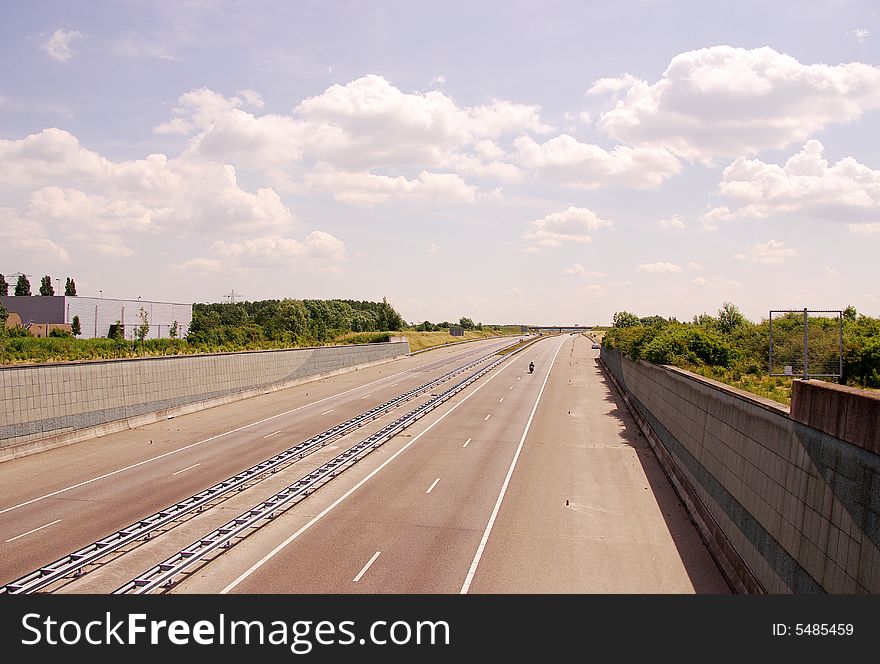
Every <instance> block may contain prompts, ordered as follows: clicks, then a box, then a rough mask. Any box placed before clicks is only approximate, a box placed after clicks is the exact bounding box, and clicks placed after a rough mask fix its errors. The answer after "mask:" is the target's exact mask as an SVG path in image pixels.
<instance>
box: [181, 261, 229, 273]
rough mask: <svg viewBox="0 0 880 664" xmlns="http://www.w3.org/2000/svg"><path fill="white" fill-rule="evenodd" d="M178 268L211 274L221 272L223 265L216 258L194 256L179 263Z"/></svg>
mask: <svg viewBox="0 0 880 664" xmlns="http://www.w3.org/2000/svg"><path fill="white" fill-rule="evenodd" d="M176 268H177V269H178V270H183V271H185V272H192V273H194V274H211V273H215V272H220V271H221V270H222V269H223V265H221V263H220V261H219V260H217V259H216V258H193V259H192V260H188V261H185V262H183V263H181V264H180V265H177V266H176Z"/></svg>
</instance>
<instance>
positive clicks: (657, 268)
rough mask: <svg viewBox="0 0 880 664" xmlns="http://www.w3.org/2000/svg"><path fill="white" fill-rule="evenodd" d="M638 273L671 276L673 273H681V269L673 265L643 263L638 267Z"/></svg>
mask: <svg viewBox="0 0 880 664" xmlns="http://www.w3.org/2000/svg"><path fill="white" fill-rule="evenodd" d="M638 271H639V272H652V273H655V274H672V273H675V272H681V267H679V266H678V265H676V264H675V263H663V262H660V263H644V264H642V265H639V267H638Z"/></svg>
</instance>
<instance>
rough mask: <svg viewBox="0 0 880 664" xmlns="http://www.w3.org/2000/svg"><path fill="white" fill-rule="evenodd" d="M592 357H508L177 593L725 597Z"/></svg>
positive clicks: (562, 344) (568, 339)
mask: <svg viewBox="0 0 880 664" xmlns="http://www.w3.org/2000/svg"><path fill="white" fill-rule="evenodd" d="M597 355H598V351H596V350H593V349H591V342H590V340H589V339H587V338H586V337H583V336H580V335H576V336H569V335H565V336H560V337H554V338H550V339H547V340H544V341H541V342H540V343H538V344H537V345H535V346H534V347H532V348H531V349H529V350H527V351H526V352H524V353H522V354H519V355H516V356H514V358H513V359H512V360H511V361H509V362H507V363H505V364H504V365H502V368H500V369H498V370H496V371H494V372H492V373H491V374H490V375H488V376H487V377H485V378H483V379H482V380H480V381H479V382H477V383H476V384H475V385H474V386H473V387H472V388H470V389H469V390H467V391H465V392H463V393H462V394H461V395H459V396H457V397H456V398H455V399H452V400H450V401H449V402H448V403H447V404H446V405H445V406H444V407H441V408H438V409H437V410H436V411H434V412H433V413H432V414H431V415H429V416H427V417H425V418H423V419H422V420H420V421H419V423H417V424H416V425H414V426H413V427H411V428H410V429H409V430H408V431H407V433H406V434H405V435H404V436H398V437H397V438H395V439H394V440H393V441H391V442H389V443H387V444H386V445H384V446H383V447H382V448H380V450H379V451H377V452H375V453H373V454H372V455H370V457H368V458H367V460H365V461H364V462H361V463H359V464H358V465H357V466H355V467H354V468H353V469H352V470H350V471H348V472H346V473H345V474H343V475H342V476H341V477H339V478H337V479H336V480H334V481H333V482H331V483H330V484H328V485H327V486H326V487H324V488H322V489H321V490H320V491H318V492H316V493H315V494H314V495H313V496H312V497H310V498H308V499H307V500H305V501H303V502H301V503H299V504H298V505H296V506H295V507H294V508H292V509H291V510H289V511H288V512H286V513H285V514H283V515H282V516H280V517H278V518H277V519H275V520H274V521H272V522H271V523H270V524H269V525H267V526H266V527H264V528H261V529H260V530H258V531H256V532H255V533H254V534H253V535H251V536H250V537H248V538H247V539H246V540H244V541H243V542H242V543H240V544H239V545H237V546H235V547H234V548H233V549H231V550H230V551H229V552H228V553H226V554H224V555H223V556H220V557H219V558H218V559H217V560H215V561H214V562H212V563H210V564H209V565H207V566H205V567H203V568H202V569H200V570H198V571H197V572H195V573H193V574H192V575H190V576H189V577H188V578H187V579H186V580H184V581H183V582H182V583H180V584H178V585H177V586H176V587H175V589H174V592H199V593H220V592H224V593H225V592H235V593H460V592H471V593H694V592H697V593H726V592H729V589H728V586H727V584H726V583H725V581H724V580H723V577H722V576H721V573H720V572H719V570H718V569H717V566H716V565H715V563H714V561H713V559H712V557H711V556H710V554H709V552H708V550H707V549H706V547H705V546H704V544H703V542H702V541H701V539H700V537H699V535H698V533H697V531H696V529H695V527H694V526H693V524H692V523H691V522H690V520H689V518H688V516H687V513H686V512H685V510H684V508H683V507H682V506H681V504H680V503H679V501H678V500H677V498H676V496H675V493H674V491H673V489H672V487H671V485H670V484H669V482H668V481H667V479H666V477H665V476H664V474H663V472H662V470H661V469H660V467H659V465H658V463H657V461H656V459H655V458H654V456H653V453H652V452H651V450H650V448H649V446H648V444H647V442H646V441H645V440H644V438H642V437H641V435H640V434H639V432H638V428H637V426H636V425H635V423H634V422H633V421H632V419H631V418H630V416H629V414H628V413H627V412H626V409H625V406H624V405H623V403H622V401H621V400H620V399H619V397H618V395H617V394H616V393H615V392H614V391H613V388H612V387H611V385H610V384H609V382H608V381H607V380H606V378H605V377H604V376H603V374H602V372H601V371H600V370H599V368H598V366H597V364H596V357H597ZM530 361H534V362H535V365H536V371H535V373H534V374H530V373H529V372H528V368H527V367H528V363H529V362H530Z"/></svg>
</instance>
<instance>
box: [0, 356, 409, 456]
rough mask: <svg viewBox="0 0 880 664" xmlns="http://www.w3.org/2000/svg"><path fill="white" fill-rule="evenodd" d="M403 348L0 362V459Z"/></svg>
mask: <svg viewBox="0 0 880 664" xmlns="http://www.w3.org/2000/svg"><path fill="white" fill-rule="evenodd" d="M408 352H409V344H408V343H407V342H402V343H401V342H394V343H379V344H364V345H357V346H327V347H321V348H296V349H291V350H277V351H275V350H273V351H255V352H245V353H218V354H210V355H179V356H170V357H155V358H139V359H125V360H109V361H101V362H78V363H63V364H52V365H44V366H37V365H34V366H26V367H5V368H0V459H2V458H8V457H9V456H13V455H18V454H20V453H26V452H28V451H33V450H36V449H44V448H45V447H50V446H55V444H56V443H57V444H65V443H67V442H74V439H76V440H79V439H82V438H85V437H92V436H94V435H100V434H102V433H107V432H109V431H110V430H119V429H122V428H125V427H126V426H127V425H126V422H127V421H128V420H130V419H131V418H137V417H144V416H147V417H148V418H149V417H154V418H156V419H158V417H157V414H162V415H163V416H164V415H167V414H172V413H173V412H181V409H186V412H191V411H192V410H197V409H199V408H202V407H208V406H209V405H214V404H216V403H221V402H225V401H231V400H235V399H239V398H244V397H246V396H252V395H254V394H259V393H260V392H263V391H266V390H274V389H280V388H282V387H287V386H290V385H293V384H296V383H298V382H302V381H304V380H308V379H313V378H316V377H320V376H325V375H329V374H334V373H338V372H341V371H345V370H348V369H351V368H354V367H358V366H365V365H370V364H375V363H378V362H384V361H386V360H390V359H393V358H395V357H399V356H401V355H404V354H406V353H408ZM101 427H103V428H101ZM98 428H101V429H100V430H98ZM71 433H74V434H76V436H73V437H71V436H70V435H68V434H71ZM79 434H82V435H81V436H80V437H77V436H78V435H79Z"/></svg>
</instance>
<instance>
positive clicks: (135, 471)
mask: <svg viewBox="0 0 880 664" xmlns="http://www.w3.org/2000/svg"><path fill="white" fill-rule="evenodd" d="M512 341H514V340H513V339H510V338H506V339H500V340H499V339H495V340H491V341H481V342H474V343H468V344H463V345H461V346H455V347H449V348H443V349H438V350H434V351H431V352H429V353H423V354H418V355H413V356H409V357H404V358H399V359H396V360H393V361H391V362H388V363H384V364H382V365H378V366H374V367H369V368H365V369H360V370H357V371H352V372H349V373H346V374H341V375H338V376H334V377H331V378H327V379H323V380H320V381H315V382H312V383H307V384H303V385H300V386H297V387H293V388H289V389H286V390H282V391H278V392H273V393H271V394H268V395H262V396H259V397H254V398H250V399H246V400H243V401H239V402H236V403H232V404H227V405H224V406H218V407H216V408H211V409H208V410H204V411H201V412H198V413H193V414H190V415H185V416H179V417H176V418H174V419H169V420H166V421H164V422H158V423H155V424H151V425H147V426H143V427H140V428H137V429H134V430H131V431H124V432H119V433H115V434H111V435H108V436H104V437H101V438H96V439H93V440H90V441H85V442H81V443H77V444H74V445H69V446H67V447H62V448H56V449H54V450H49V451H46V452H42V453H39V454H35V455H32V456H27V457H23V458H19V459H12V460H10V461H6V462H4V463H0V486H2V487H3V489H2V493H0V583H5V582H9V581H12V580H14V579H16V578H18V577H20V576H21V575H23V574H25V573H27V572H29V571H31V570H33V569H36V568H38V567H40V566H42V565H46V564H48V563H50V562H52V561H54V560H56V559H58V558H60V557H61V556H63V555H65V554H67V553H69V552H72V551H75V550H76V549H78V548H81V547H83V546H85V545H87V544H89V543H91V542H93V541H95V540H97V539H100V538H102V537H104V536H106V535H108V534H110V533H112V532H115V531H116V530H118V529H120V528H123V527H125V526H127V525H129V524H131V523H133V522H135V521H137V520H138V519H141V518H144V517H146V516H149V515H150V514H153V513H155V512H157V511H158V510H160V509H162V508H164V507H167V506H169V505H171V504H174V503H175V502H177V501H180V500H183V499H185V498H187V497H189V496H191V495H193V494H195V493H198V492H199V491H201V490H202V489H204V488H206V487H209V486H211V485H213V484H215V483H217V482H219V481H221V480H224V479H226V478H227V477H230V476H232V475H234V474H235V473H237V472H239V471H241V470H243V469H245V468H249V467H250V466H252V465H254V464H256V463H258V462H260V461H262V460H264V459H267V458H269V457H271V456H273V455H274V454H277V453H278V452H281V451H283V450H285V449H287V448H289V447H291V446H292V445H294V444H296V443H297V442H300V441H302V440H305V439H307V438H309V437H311V436H313V435H315V434H317V433H319V432H321V431H324V430H326V429H328V428H330V427H331V426H333V425H335V424H338V423H340V422H343V421H346V420H348V419H349V418H351V417H353V416H355V415H357V414H358V413H361V412H363V411H365V410H367V409H368V408H370V407H372V406H375V405H378V404H380V403H383V402H385V401H387V400H388V399H390V398H392V397H394V396H397V395H399V394H401V393H403V392H405V391H407V390H409V389H412V388H414V387H417V386H419V385H421V384H423V383H425V382H427V381H429V380H431V379H432V378H434V377H437V376H440V375H442V374H443V373H446V372H447V371H450V370H451V369H454V368H456V367H458V366H460V365H463V364H466V363H467V362H469V361H472V360H475V359H477V358H479V357H480V356H482V355H485V354H488V353H491V352H493V351H494V350H497V349H499V348H501V347H503V346H506V345H509V344H510V343H511V342H512ZM404 408H406V406H404ZM394 412H395V413H398V414H399V412H400V409H398V410H396V411H394ZM294 465H298V464H294ZM137 571H140V570H134V571H133V572H132V573H133V574H134V573H136V572H137ZM103 590H104V589H101V591H103ZM111 590H112V588H111Z"/></svg>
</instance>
